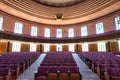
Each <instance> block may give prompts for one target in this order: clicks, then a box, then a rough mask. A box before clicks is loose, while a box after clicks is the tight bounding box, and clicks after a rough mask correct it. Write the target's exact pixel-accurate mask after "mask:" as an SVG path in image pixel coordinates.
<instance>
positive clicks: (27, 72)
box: [17, 54, 46, 80]
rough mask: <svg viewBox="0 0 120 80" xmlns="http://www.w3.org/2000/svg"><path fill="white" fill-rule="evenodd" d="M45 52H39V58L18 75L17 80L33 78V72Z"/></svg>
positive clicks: (31, 79) (32, 79)
mask: <svg viewBox="0 0 120 80" xmlns="http://www.w3.org/2000/svg"><path fill="white" fill-rule="evenodd" d="M45 55H46V54H41V55H40V56H39V58H38V59H37V60H36V61H35V62H34V63H33V64H32V65H31V66H30V67H29V68H28V69H27V70H25V71H24V73H22V74H21V75H19V77H18V78H17V80H34V73H35V72H36V71H37V69H38V66H40V63H41V62H42V60H43V59H44V57H45Z"/></svg>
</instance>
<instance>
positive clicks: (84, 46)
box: [82, 43, 88, 51]
mask: <svg viewBox="0 0 120 80" xmlns="http://www.w3.org/2000/svg"><path fill="white" fill-rule="evenodd" d="M82 51H88V44H87V43H84V44H82Z"/></svg>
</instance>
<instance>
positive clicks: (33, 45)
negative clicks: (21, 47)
mask: <svg viewBox="0 0 120 80" xmlns="http://www.w3.org/2000/svg"><path fill="white" fill-rule="evenodd" d="M36 48H37V46H36V44H33V43H31V44H30V51H31V52H32V51H36Z"/></svg>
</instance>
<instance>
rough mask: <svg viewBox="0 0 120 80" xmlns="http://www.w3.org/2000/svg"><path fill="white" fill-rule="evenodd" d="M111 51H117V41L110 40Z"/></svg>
mask: <svg viewBox="0 0 120 80" xmlns="http://www.w3.org/2000/svg"><path fill="white" fill-rule="evenodd" d="M111 52H116V53H117V52H119V50H118V43H117V42H111Z"/></svg>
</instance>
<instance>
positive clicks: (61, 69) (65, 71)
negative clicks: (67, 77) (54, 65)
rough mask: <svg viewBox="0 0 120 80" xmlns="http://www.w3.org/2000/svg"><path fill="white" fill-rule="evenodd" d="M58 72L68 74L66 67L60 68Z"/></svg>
mask: <svg viewBox="0 0 120 80" xmlns="http://www.w3.org/2000/svg"><path fill="white" fill-rule="evenodd" d="M59 71H60V73H68V66H60V67H59Z"/></svg>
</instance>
